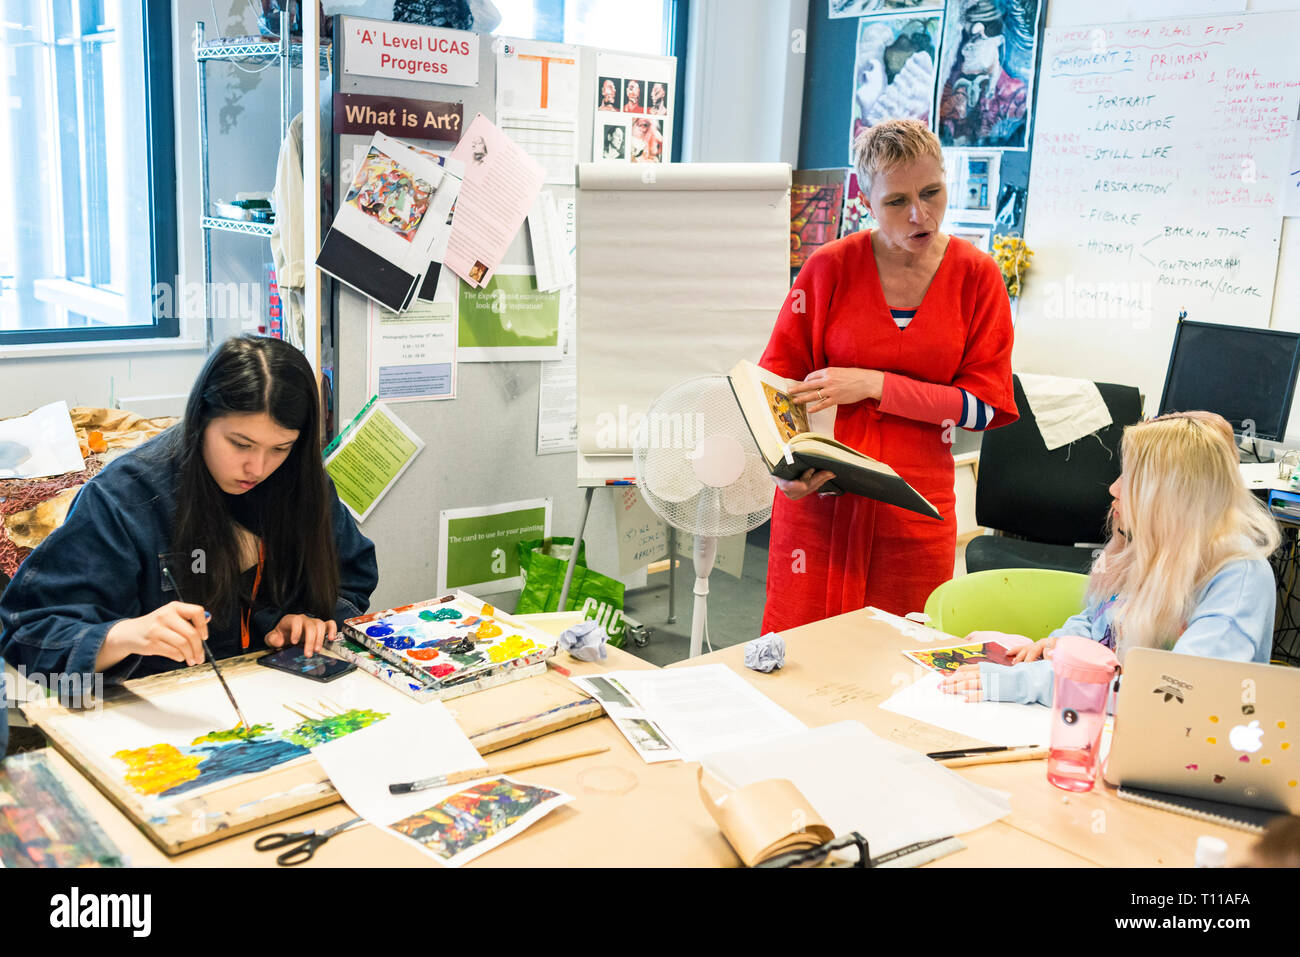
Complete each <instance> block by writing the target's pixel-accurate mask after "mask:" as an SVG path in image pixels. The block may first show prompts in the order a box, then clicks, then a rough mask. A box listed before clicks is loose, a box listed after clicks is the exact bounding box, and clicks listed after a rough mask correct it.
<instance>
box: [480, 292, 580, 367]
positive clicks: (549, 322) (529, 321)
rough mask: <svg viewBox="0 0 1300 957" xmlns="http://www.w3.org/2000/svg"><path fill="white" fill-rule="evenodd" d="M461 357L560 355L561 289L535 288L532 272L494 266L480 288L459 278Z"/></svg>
mask: <svg viewBox="0 0 1300 957" xmlns="http://www.w3.org/2000/svg"><path fill="white" fill-rule="evenodd" d="M458 285H459V287H460V303H459V306H460V308H459V310H458V311H459V316H460V320H459V336H460V340H459V348H458V350H457V356H458V358H460V360H461V361H463V362H527V361H530V360H535V359H559V358H561V355H560V348H561V347H560V296H561V292H560V290H558V289H557V290H555V291H553V292H539V291H538V289H537V279H536V277H535V276H533V275H532V274H531V273H528V274H516V273H511V272H509V271H504V272H497V273H496V274H495V275H493V277H492V278H491V280H489V281H488V284H487V285H486V286H484V287H483V288H482V289H475V288H474V287H473V286H471V285H469V284H468V283H464V282H462V283H459V284H458Z"/></svg>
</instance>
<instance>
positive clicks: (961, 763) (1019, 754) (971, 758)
mask: <svg viewBox="0 0 1300 957" xmlns="http://www.w3.org/2000/svg"><path fill="white" fill-rule="evenodd" d="M1047 752H1048V749H1047V748H1020V749H1017V750H1014V751H994V752H993V753H991V754H968V755H966V757H964V758H947V759H945V760H941V761H939V762H938V763H939V764H942V765H943V766H944V767H946V768H968V767H971V766H973V765H976V764H1006V763H1008V762H1010V761H1041V760H1042V759H1043V758H1045V757H1047Z"/></svg>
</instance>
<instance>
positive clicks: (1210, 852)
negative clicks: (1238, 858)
mask: <svg viewBox="0 0 1300 957" xmlns="http://www.w3.org/2000/svg"><path fill="white" fill-rule="evenodd" d="M1227 862H1228V843H1227V841H1225V840H1223V839H1222V838H1219V837H1210V836H1209V835H1208V834H1203V835H1202V836H1200V837H1198V838H1197V839H1196V866H1197V867H1227Z"/></svg>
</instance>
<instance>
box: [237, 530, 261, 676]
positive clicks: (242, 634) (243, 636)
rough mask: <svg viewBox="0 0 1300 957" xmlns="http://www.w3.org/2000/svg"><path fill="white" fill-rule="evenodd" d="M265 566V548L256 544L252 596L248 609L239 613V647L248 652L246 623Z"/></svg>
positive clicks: (249, 616) (251, 613) (259, 543)
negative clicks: (255, 569) (255, 564)
mask: <svg viewBox="0 0 1300 957" xmlns="http://www.w3.org/2000/svg"><path fill="white" fill-rule="evenodd" d="M265 564H266V546H265V545H264V544H263V543H262V542H258V543H257V571H256V572H254V573H253V595H252V597H251V598H249V599H248V607H247V608H245V609H244V610H243V611H241V612H240V613H239V645H240V647H241V648H243V649H244V650H245V651H247V650H248V643H249V639H248V623H249V622H250V621H251V620H252V617H253V603H254V602H256V601H257V589H258V587H259V586H260V585H261V584H262V566H263V565H265Z"/></svg>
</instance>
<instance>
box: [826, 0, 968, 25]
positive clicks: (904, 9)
mask: <svg viewBox="0 0 1300 957" xmlns="http://www.w3.org/2000/svg"><path fill="white" fill-rule="evenodd" d="M827 5H828V11H827V12H828V15H829V16H830V18H831V19H832V20H836V19H839V18H841V17H843V18H848V17H873V16H874V17H878V16H881V15H882V14H889V13H942V12H943V0H827Z"/></svg>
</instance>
